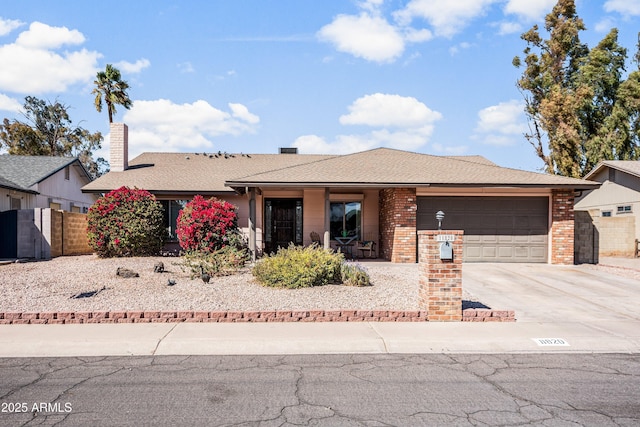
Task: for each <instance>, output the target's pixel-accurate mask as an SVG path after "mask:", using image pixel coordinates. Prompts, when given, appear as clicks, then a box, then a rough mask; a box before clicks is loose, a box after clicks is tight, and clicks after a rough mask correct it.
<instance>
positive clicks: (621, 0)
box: [604, 0, 640, 16]
mask: <svg viewBox="0 0 640 427" xmlns="http://www.w3.org/2000/svg"><path fill="white" fill-rule="evenodd" d="M604 10H605V11H606V12H618V13H619V14H620V15H624V16H628V15H631V16H638V15H640V0H607V1H606V2H605V4H604Z"/></svg>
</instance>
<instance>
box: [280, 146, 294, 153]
mask: <svg viewBox="0 0 640 427" xmlns="http://www.w3.org/2000/svg"><path fill="white" fill-rule="evenodd" d="M280 154H298V147H280Z"/></svg>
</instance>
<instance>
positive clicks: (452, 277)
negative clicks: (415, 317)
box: [418, 230, 464, 322]
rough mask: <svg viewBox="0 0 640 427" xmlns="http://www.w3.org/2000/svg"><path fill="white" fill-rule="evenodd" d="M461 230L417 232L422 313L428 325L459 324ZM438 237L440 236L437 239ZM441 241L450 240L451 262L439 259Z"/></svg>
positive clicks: (460, 313)
mask: <svg viewBox="0 0 640 427" xmlns="http://www.w3.org/2000/svg"><path fill="white" fill-rule="evenodd" d="M463 234H464V232H463V231H461V230H454V231H451V230H446V231H444V230H424V231H419V232H418V251H419V256H418V259H419V261H420V289H419V291H418V298H419V304H420V309H421V310H426V311H427V320H429V321H430V322H434V321H435V322H451V321H457V322H459V321H461V320H462V236H463ZM438 236H442V237H440V238H438ZM442 239H447V240H448V239H453V241H452V242H450V243H451V244H452V245H453V260H451V261H443V260H441V259H440V245H441V244H442V242H441V241H438V240H442Z"/></svg>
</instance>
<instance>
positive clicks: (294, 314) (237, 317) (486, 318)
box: [0, 309, 516, 325]
mask: <svg viewBox="0 0 640 427" xmlns="http://www.w3.org/2000/svg"><path fill="white" fill-rule="evenodd" d="M426 321H428V319H427V312H426V311H419V310H415V311H403V310H266V311H188V310H187V311H82V312H80V311H78V312H75V311H60V312H26V313H21V312H4V313H2V312H0V324H5V325H12V324H14V325H16V324H78V323H179V322H192V323H239V322H426ZM462 321H463V322H515V321H516V319H515V313H514V311H512V310H487V309H466V310H464V311H463V314H462Z"/></svg>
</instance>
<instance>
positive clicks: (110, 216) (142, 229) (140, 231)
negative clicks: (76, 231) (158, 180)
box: [87, 187, 167, 257]
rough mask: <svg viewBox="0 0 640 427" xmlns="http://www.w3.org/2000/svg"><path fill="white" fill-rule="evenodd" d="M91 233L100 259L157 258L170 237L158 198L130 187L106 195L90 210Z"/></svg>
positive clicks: (90, 238) (88, 223) (93, 246)
mask: <svg viewBox="0 0 640 427" xmlns="http://www.w3.org/2000/svg"><path fill="white" fill-rule="evenodd" d="M87 232H88V235H89V245H90V246H91V248H92V249H93V250H94V251H95V252H96V253H97V254H98V256H100V257H122V256H144V255H156V254H157V253H158V252H160V249H162V246H163V245H164V240H165V237H166V233H167V232H166V229H165V227H164V224H163V210H162V205H161V204H160V203H159V202H158V201H157V200H156V198H155V196H154V195H153V194H151V193H149V192H148V191H146V190H139V189H137V188H134V189H130V188H128V187H120V188H118V189H117V190H113V191H111V192H109V193H107V194H105V195H104V196H102V197H100V198H99V199H98V201H96V203H94V204H93V206H91V208H89V214H88V216H87Z"/></svg>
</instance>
